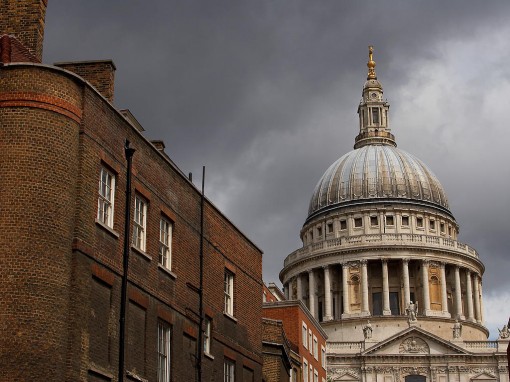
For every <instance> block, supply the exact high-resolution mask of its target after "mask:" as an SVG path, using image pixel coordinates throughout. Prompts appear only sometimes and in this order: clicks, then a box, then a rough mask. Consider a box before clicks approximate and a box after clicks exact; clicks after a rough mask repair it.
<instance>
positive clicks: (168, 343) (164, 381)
mask: <svg viewBox="0 0 510 382" xmlns="http://www.w3.org/2000/svg"><path fill="white" fill-rule="evenodd" d="M157 346H158V348H157V354H158V382H170V381H171V377H172V368H171V367H172V358H171V354H172V353H171V350H172V327H171V326H170V325H168V324H167V323H166V322H163V321H158V345H157ZM163 365H164V369H163ZM162 370H163V371H162Z"/></svg>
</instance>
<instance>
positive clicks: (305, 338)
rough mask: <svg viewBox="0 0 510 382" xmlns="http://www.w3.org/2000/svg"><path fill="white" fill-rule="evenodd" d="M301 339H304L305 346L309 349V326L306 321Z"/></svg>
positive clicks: (302, 327) (302, 328)
mask: <svg viewBox="0 0 510 382" xmlns="http://www.w3.org/2000/svg"><path fill="white" fill-rule="evenodd" d="M301 340H302V341H303V347H304V348H305V349H308V326H307V325H306V324H305V323H304V322H303V325H302V326H301Z"/></svg>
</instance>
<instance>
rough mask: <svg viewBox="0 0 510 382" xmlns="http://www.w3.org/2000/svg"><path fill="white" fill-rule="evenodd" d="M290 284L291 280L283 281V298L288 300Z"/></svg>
mask: <svg viewBox="0 0 510 382" xmlns="http://www.w3.org/2000/svg"><path fill="white" fill-rule="evenodd" d="M290 285H291V282H290V281H288V282H286V283H285V285H284V288H283V289H284V292H285V299H286V300H290V293H289V288H290Z"/></svg>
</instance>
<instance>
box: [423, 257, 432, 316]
mask: <svg viewBox="0 0 510 382" xmlns="http://www.w3.org/2000/svg"><path fill="white" fill-rule="evenodd" d="M421 279H422V280H421V281H422V290H423V314H424V315H426V316H428V315H429V313H430V289H429V261H428V260H423V261H422V263H421Z"/></svg>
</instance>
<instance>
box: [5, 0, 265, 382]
mask: <svg viewBox="0 0 510 382" xmlns="http://www.w3.org/2000/svg"><path fill="white" fill-rule="evenodd" d="M0 6H1V7H2V9H1V11H0V61H1V67H0V199H1V200H2V205H1V206H0V229H1V230H2V232H3V234H2V236H1V238H0V296H1V297H0V365H1V367H0V381H21V380H48V381H117V380H118V375H117V374H118V373H117V368H118V360H119V345H118V343H119V309H120V301H121V277H122V274H123V265H122V264H123V246H124V244H123V243H124V236H125V234H124V225H125V217H126V210H125V205H126V192H125V190H126V185H127V175H126V168H127V165H126V158H125V152H124V146H125V140H126V139H127V140H129V141H130V142H131V147H133V148H134V149H136V152H135V153H134V157H133V169H132V187H131V191H132V200H131V203H129V208H130V214H131V219H130V222H129V224H128V226H129V227H130V236H129V239H128V240H129V243H130V246H129V250H130V260H129V261H130V262H129V282H128V290H127V297H128V298H127V318H126V348H125V354H126V364H125V366H126V367H125V369H126V374H127V376H126V379H127V380H137V381H193V380H195V378H196V373H197V362H196V359H197V357H196V356H197V354H198V353H197V348H198V339H199V317H198V312H199V293H198V287H199V285H200V274H199V268H200V267H199V258H200V256H199V253H200V237H201V235H200V226H201V225H200V216H201V193H200V190H198V189H197V188H196V187H195V186H194V185H193V183H192V182H191V181H190V180H189V179H188V177H186V176H185V175H184V174H183V173H182V172H181V171H180V170H179V169H178V168H177V167H176V166H175V164H174V163H173V162H172V161H171V159H170V158H169V157H168V156H167V155H166V154H165V153H164V145H163V144H162V142H160V141H157V142H150V141H148V140H147V139H146V138H145V137H144V136H143V128H142V127H141V126H140V124H139V123H138V122H137V121H136V119H135V118H134V117H133V115H132V114H131V113H130V112H129V111H127V110H124V111H119V110H117V109H116V108H115V107H114V106H113V97H114V81H113V80H114V71H115V66H114V64H113V62H111V61H108V60H107V61H88V62H79V63H62V64H59V65H58V66H56V65H55V66H51V65H45V64H41V58H42V42H43V34H44V15H45V10H46V6H47V1H46V0H17V1H14V0H12V1H4V2H2V3H1V5H0ZM203 253H204V275H203V311H204V326H203V330H204V332H203V333H204V342H203V343H204V355H203V356H202V357H200V358H201V359H202V363H201V365H202V375H203V379H204V380H208V381H231V380H233V378H234V376H235V380H236V381H240V380H241V381H250V382H251V381H260V380H261V378H262V376H261V374H262V327H261V325H260V322H261V313H262V308H261V303H260V295H261V293H262V253H261V251H260V250H259V249H258V248H257V247H256V246H255V245H254V244H253V243H252V242H251V241H250V240H249V239H248V238H247V237H246V236H244V235H243V234H242V233H241V232H240V231H239V230H238V229H237V228H236V227H235V226H234V225H233V224H232V223H231V222H230V221H229V220H228V218H227V217H226V216H225V215H223V214H222V213H221V211H219V210H218V209H217V208H216V207H215V206H214V205H213V204H212V203H211V202H209V201H208V200H206V201H205V205H204V252H203Z"/></svg>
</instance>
